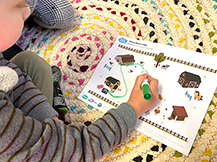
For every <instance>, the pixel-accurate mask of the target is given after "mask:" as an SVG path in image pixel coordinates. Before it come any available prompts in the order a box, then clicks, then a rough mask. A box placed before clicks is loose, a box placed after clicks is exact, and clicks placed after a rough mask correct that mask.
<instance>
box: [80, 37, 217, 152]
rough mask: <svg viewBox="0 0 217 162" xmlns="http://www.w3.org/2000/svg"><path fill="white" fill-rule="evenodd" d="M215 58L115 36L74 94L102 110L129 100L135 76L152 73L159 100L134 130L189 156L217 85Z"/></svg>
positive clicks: (143, 115)
mask: <svg viewBox="0 0 217 162" xmlns="http://www.w3.org/2000/svg"><path fill="white" fill-rule="evenodd" d="M216 63H217V57H216V56H211V55H207V54H203V53H198V52H194V51H191V50H187V49H183V48H178V47H173V46H168V45H163V44H160V43H152V42H145V41H139V40H135V39H130V38H126V37H123V36H118V38H117V39H116V41H115V43H114V44H113V46H112V47H111V48H110V49H109V50H108V52H107V53H106V54H105V56H104V57H103V58H102V60H101V61H100V63H99V64H98V66H97V68H96V70H95V71H94V73H93V75H92V77H91V79H90V80H89V82H88V84H87V85H86V86H85V88H84V89H83V91H82V92H81V93H80V95H79V97H78V98H79V99H81V100H82V101H84V102H86V103H88V104H90V105H91V106H93V107H95V108H97V109H99V110H101V111H103V112H106V111H108V110H109V109H111V108H114V107H118V105H119V104H121V103H122V102H126V101H127V100H128V98H129V96H130V93H131V90H132V88H133V86H134V83H135V79H136V77H137V76H138V75H140V74H142V73H148V74H150V75H151V76H152V77H154V78H157V79H158V80H159V87H158V88H159V99H160V100H159V102H158V103H157V104H156V105H155V106H154V107H153V108H152V109H151V110H149V111H147V112H145V113H144V114H142V115H141V116H140V117H139V118H138V122H137V125H136V129H137V130H138V131H140V132H142V133H144V134H145V135H148V136H150V137H151V138H153V139H155V140H157V141H159V142H161V143H163V144H165V145H167V146H169V147H171V148H173V149H175V150H177V151H179V152H181V153H183V154H185V155H188V154H189V152H190V150H191V148H192V146H193V143H194V140H195V138H196V136H197V134H198V130H199V128H200V126H201V123H202V121H203V119H204V117H205V115H206V113H207V109H208V107H209V104H210V102H211V100H212V97H213V95H214V92H215V89H216V85H217V74H216V72H217V69H216Z"/></svg>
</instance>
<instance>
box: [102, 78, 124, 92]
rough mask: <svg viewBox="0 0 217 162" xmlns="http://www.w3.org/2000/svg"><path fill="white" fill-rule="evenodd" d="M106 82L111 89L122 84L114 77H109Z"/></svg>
mask: <svg viewBox="0 0 217 162" xmlns="http://www.w3.org/2000/svg"><path fill="white" fill-rule="evenodd" d="M104 83H105V84H106V85H107V86H108V87H109V88H110V89H111V90H115V89H117V88H118V86H120V84H121V82H120V81H119V80H117V79H115V78H113V77H111V76H110V77H107V78H106V80H105V81H104Z"/></svg>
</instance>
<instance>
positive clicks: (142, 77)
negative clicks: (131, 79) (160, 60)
mask: <svg viewBox="0 0 217 162" xmlns="http://www.w3.org/2000/svg"><path fill="white" fill-rule="evenodd" d="M147 77H148V74H147V73H145V74H142V75H139V76H137V78H136V82H135V85H134V87H135V88H138V89H140V88H141V85H142V82H143V80H145V79H147Z"/></svg>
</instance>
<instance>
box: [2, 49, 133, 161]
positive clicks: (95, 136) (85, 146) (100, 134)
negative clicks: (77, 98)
mask: <svg viewBox="0 0 217 162" xmlns="http://www.w3.org/2000/svg"><path fill="white" fill-rule="evenodd" d="M0 66H8V67H11V68H12V69H14V70H15V71H16V72H17V74H18V76H19V82H18V84H17V85H16V86H15V87H14V88H13V90H11V91H9V92H8V93H7V94H6V93H5V92H3V91H0V161H1V162H2V161H16V162H17V161H32V162H36V161H37V162H38V161H44V162H51V161H55V162H60V161H63V162H68V161H73V162H77V161H85V162H91V161H95V160H97V159H99V158H100V157H101V156H102V155H103V154H104V153H106V152H107V151H109V150H110V149H112V148H114V147H115V146H117V145H118V144H120V143H121V142H123V141H124V139H125V138H126V136H127V134H128V133H129V132H130V131H131V130H132V129H133V128H134V126H135V124H136V121H137V118H136V114H135V111H134V110H133V108H132V107H131V106H130V105H129V104H127V103H122V104H121V105H120V106H119V107H118V108H117V109H111V110H109V111H108V112H107V113H106V114H105V115H104V116H103V117H102V118H100V119H98V120H96V121H95V122H94V123H92V124H91V125H90V126H88V127H85V126H83V125H78V124H75V125H70V126H67V125H64V124H63V123H60V122H58V121H55V120H52V119H51V118H52V117H53V116H55V115H57V113H56V112H55V111H54V109H53V108H52V107H51V106H50V105H49V103H48V101H47V99H46V97H45V96H44V95H42V94H41V92H40V91H39V90H38V89H37V88H36V87H35V86H34V85H33V83H32V81H31V79H30V77H29V76H28V75H26V74H25V73H23V72H21V71H20V69H18V67H17V66H16V65H14V64H12V63H9V62H8V61H6V60H4V59H3V56H2V54H1V53H0ZM0 77H1V76H0Z"/></svg>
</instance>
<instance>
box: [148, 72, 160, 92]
mask: <svg viewBox="0 0 217 162" xmlns="http://www.w3.org/2000/svg"><path fill="white" fill-rule="evenodd" d="M148 80H149V83H150V89H151V91H152V92H153V93H158V80H157V79H155V78H152V77H151V76H150V75H149V76H148Z"/></svg>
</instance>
